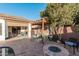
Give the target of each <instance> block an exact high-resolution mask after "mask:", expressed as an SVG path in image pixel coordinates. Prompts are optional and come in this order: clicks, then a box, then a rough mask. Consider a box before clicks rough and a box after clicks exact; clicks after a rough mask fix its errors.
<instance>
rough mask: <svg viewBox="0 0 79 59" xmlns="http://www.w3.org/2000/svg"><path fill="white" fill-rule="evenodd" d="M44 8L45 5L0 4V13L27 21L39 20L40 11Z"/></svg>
mask: <svg viewBox="0 0 79 59" xmlns="http://www.w3.org/2000/svg"><path fill="white" fill-rule="evenodd" d="M45 8H46V4H45V3H0V13H4V14H9V15H13V16H21V17H24V18H26V19H29V20H38V19H40V11H42V10H45Z"/></svg>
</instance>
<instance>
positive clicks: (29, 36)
mask: <svg viewBox="0 0 79 59" xmlns="http://www.w3.org/2000/svg"><path fill="white" fill-rule="evenodd" d="M28 38H31V23H28Z"/></svg>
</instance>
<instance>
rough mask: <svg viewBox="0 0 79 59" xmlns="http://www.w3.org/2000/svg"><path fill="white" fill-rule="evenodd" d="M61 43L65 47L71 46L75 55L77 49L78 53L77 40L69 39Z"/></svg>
mask: <svg viewBox="0 0 79 59" xmlns="http://www.w3.org/2000/svg"><path fill="white" fill-rule="evenodd" d="M61 43H62V44H64V47H65V46H69V47H72V48H73V54H75V49H77V51H78V46H79V42H78V41H77V39H75V38H69V39H64V40H63V39H62V40H61Z"/></svg>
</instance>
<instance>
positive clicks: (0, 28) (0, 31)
mask: <svg viewBox="0 0 79 59" xmlns="http://www.w3.org/2000/svg"><path fill="white" fill-rule="evenodd" d="M0 35H2V24H1V23H0Z"/></svg>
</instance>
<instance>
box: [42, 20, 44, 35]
mask: <svg viewBox="0 0 79 59" xmlns="http://www.w3.org/2000/svg"><path fill="white" fill-rule="evenodd" d="M42 35H44V19H43V20H42Z"/></svg>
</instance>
